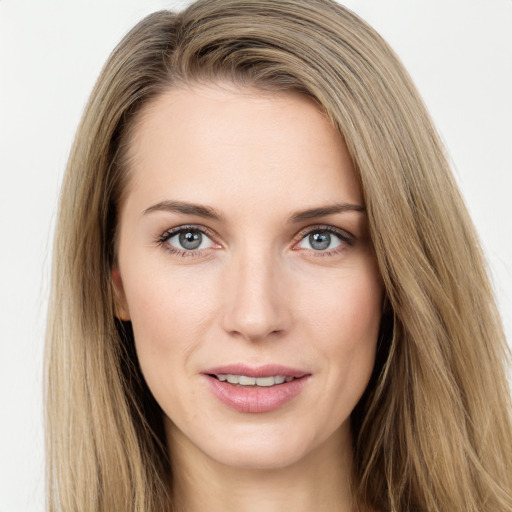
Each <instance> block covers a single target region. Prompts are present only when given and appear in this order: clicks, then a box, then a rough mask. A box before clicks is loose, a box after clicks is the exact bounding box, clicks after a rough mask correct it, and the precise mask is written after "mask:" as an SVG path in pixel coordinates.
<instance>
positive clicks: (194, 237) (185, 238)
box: [179, 231, 203, 250]
mask: <svg viewBox="0 0 512 512" xmlns="http://www.w3.org/2000/svg"><path fill="white" fill-rule="evenodd" d="M202 237H203V236H202V234H201V233H200V232H198V231H185V232H183V233H180V237H179V238H180V244H181V246H182V247H183V248H184V249H188V250H193V249H197V248H198V247H199V246H200V245H201V241H202Z"/></svg>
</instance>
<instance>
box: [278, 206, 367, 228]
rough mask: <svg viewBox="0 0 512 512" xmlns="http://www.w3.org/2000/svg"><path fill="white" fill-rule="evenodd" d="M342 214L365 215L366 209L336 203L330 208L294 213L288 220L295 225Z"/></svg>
mask: <svg viewBox="0 0 512 512" xmlns="http://www.w3.org/2000/svg"><path fill="white" fill-rule="evenodd" d="M344 212H359V213H365V212H366V208H365V207H364V206H361V205H358V204H349V203H337V204H333V205H330V206H321V207H319V208H309V209H307V210H302V211H300V212H296V213H294V214H293V215H292V216H291V217H290V218H289V219H288V223H289V224H296V223H298V222H302V221H305V220H308V219H316V218H317V217H325V216H326V215H333V214H335V213H344Z"/></svg>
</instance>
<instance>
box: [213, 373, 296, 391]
mask: <svg viewBox="0 0 512 512" xmlns="http://www.w3.org/2000/svg"><path fill="white" fill-rule="evenodd" d="M208 376H209V377H213V378H214V379H217V380H219V381H220V382H228V383H229V384H233V385H235V386H241V387H246V386H250V387H255V386H256V387H262V388H270V387H273V386H279V385H280V384H284V383H285V382H291V381H292V380H295V379H300V378H301V377H285V376H284V375H271V376H269V377H249V376H248V375H234V374H232V373H227V374H226V373H219V374H208Z"/></svg>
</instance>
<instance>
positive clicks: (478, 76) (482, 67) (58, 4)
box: [0, 0, 512, 512]
mask: <svg viewBox="0 0 512 512" xmlns="http://www.w3.org/2000/svg"><path fill="white" fill-rule="evenodd" d="M187 3H188V2H186V1H181V2H176V1H175V2H173V1H170V0H169V1H167V2H166V1H163V0H144V1H135V0H88V1H85V0H79V1H78V0H77V1H70V0H60V1H59V0H46V1H42V0H0V173H1V174H0V177H1V180H0V223H1V225H0V237H1V238H0V239H1V244H2V245H1V251H0V333H1V334H0V336H1V338H0V512H24V511H27V512H28V511H30V512H32V511H34V512H39V511H42V510H43V508H44V493H43V490H44V474H43V466H44V463H43V433H42V405H41V404H42V396H41V384H42V371H41V368H42V350H43V333H44V322H45V310H46V304H47V293H48V281H49V261H50V248H51V237H52V229H53V222H54V219H55V214H56V204H57V196H58V190H59V183H60V181H61V178H62V174H63V170H64V167H65V162H66V159H67V156H68V152H69V149H70V146H71V142H72V138H73V134H74V132H75V129H76V127H77V124H78V121H79V118H80V114H81V111H82V109H83V107H84V104H85V101H86V99H87V96H88V94H89V92H90V90H91V88H92V86H93V83H94V81H95V79H96V77H97V75H98V73H99V70H100V68H101V66H102V64H103V63H104V61H105V60H106V58H107V56H108V54H109V53H110V51H111V50H112V49H113V47H114V46H115V44H116V43H117V42H118V41H119V40H120V38H121V37H122V36H123V35H124V34H125V33H126V31H127V30H128V29H129V28H131V26H133V25H134V24H135V23H136V22H137V21H138V20H140V19H141V18H142V17H143V16H144V15H145V14H147V13H149V12H152V11H154V10H158V9H162V8H177V7H182V6H183V5H185V4H187ZM346 5H347V6H348V7H350V8H352V9H353V10H354V11H355V12H357V13H358V14H360V15H361V16H362V17H363V18H365V19H366V20H367V21H369V22H370V23H371V24H372V25H373V26H374V27H375V28H376V29H377V30H379V31H380V32H381V34H382V35H383V36H384V37H385V38H386V39H387V40H388V41H389V42H390V43H391V45H392V46H393V47H394V48H395V50H396V51H397V53H398V54H399V55H400V57H401V58H402V60H403V61H404V63H405V65H406V67H407V68H408V69H409V71H410V73H411V75H412V77H413V79H414V80H415V82H416V84H417V86H418V88H419V90H420V92H421V93H422V95H423V97H424V99H425V101H426V103H427V106H428V108H429V109H430V111H431V114H432V116H433V118H434V120H435V122H436V123H437V125H438V128H439V131H440V133H441V135H442V137H443V139H444V141H445V143H446V145H447V147H448V150H449V152H450V154H451V156H452V159H453V163H454V168H455V172H456V175H457V179H458V181H459V183H460V185H461V187H462V191H463V194H464V197H465V198H466V201H467V204H468V207H469V210H470V212H471V214H472V216H473V219H474V221H475V223H476V226H477V229H478V231H479V233H480V236H481V239H482V242H483V245H484V248H485V251H486V254H487V257H488V260H489V263H490V268H491V272H492V275H493V278H494V283H495V289H496V292H497V295H498V298H499V302H500V307H501V311H502V315H503V318H504V322H505V326H506V331H507V334H508V339H509V342H510V341H511V340H512V229H511V226H512V214H511V207H510V202H509V196H510V194H511V192H512V177H511V171H512V163H511V162H512V143H511V135H512V129H511V126H510V123H511V120H512V92H511V91H512V29H511V28H512V0H364V1H363V0H360V1H358V0H350V1H347V2H346Z"/></svg>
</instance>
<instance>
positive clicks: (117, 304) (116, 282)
mask: <svg viewBox="0 0 512 512" xmlns="http://www.w3.org/2000/svg"><path fill="white" fill-rule="evenodd" d="M112 287H113V291H114V311H115V315H116V318H117V319H118V320H122V321H124V322H129V321H130V320H131V318H130V312H129V310H128V303H127V302H126V295H125V293H124V287H123V281H122V279H121V272H119V267H118V266H117V265H115V266H114V268H113V269H112Z"/></svg>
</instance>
